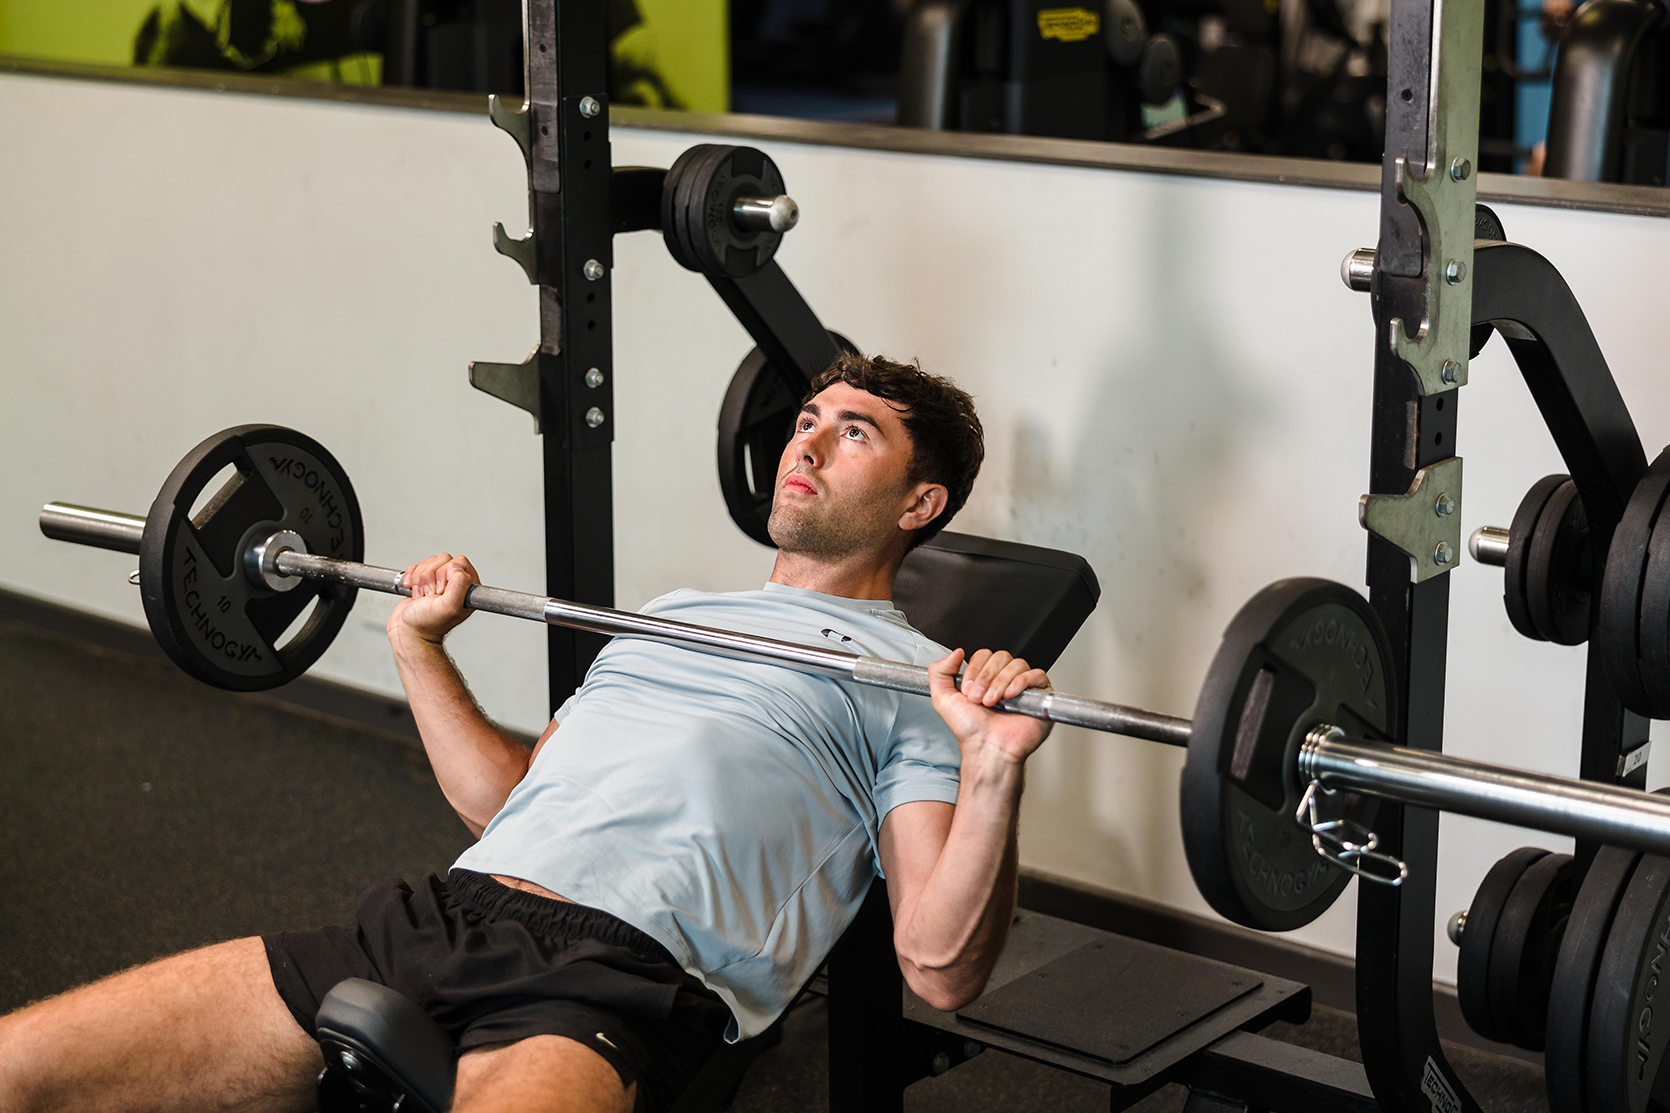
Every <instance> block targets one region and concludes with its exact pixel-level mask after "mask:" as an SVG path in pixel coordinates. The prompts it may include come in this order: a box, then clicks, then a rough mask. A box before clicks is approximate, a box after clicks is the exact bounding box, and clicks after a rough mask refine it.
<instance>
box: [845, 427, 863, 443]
mask: <svg viewBox="0 0 1670 1113" xmlns="http://www.w3.org/2000/svg"><path fill="white" fill-rule="evenodd" d="M847 436H849V437H851V438H852V439H853V440H855V441H861V440H863V439H864V430H862V429H860V428H859V427H858V426H856V425H851V426H848V427H847Z"/></svg>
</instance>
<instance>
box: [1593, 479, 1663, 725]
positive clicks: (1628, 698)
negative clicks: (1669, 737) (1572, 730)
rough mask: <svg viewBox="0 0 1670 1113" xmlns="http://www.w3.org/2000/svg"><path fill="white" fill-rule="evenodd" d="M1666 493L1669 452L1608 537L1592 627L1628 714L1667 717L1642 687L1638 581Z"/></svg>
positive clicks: (1639, 487)
mask: <svg viewBox="0 0 1670 1113" xmlns="http://www.w3.org/2000/svg"><path fill="white" fill-rule="evenodd" d="M1667 492H1670V449H1666V450H1665V451H1663V452H1661V453H1659V455H1658V459H1656V460H1654V461H1653V463H1652V466H1651V467H1649V468H1648V469H1647V474H1646V475H1644V476H1642V477H1641V481H1640V482H1639V483H1637V484H1636V485H1635V491H1634V493H1633V494H1631V495H1630V497H1629V505H1628V506H1626V507H1625V508H1624V516H1623V518H1622V520H1620V521H1619V522H1618V528H1617V529H1616V530H1615V531H1614V532H1613V534H1612V544H1611V545H1610V546H1608V548H1607V551H1606V570H1605V572H1604V573H1603V574H1602V576H1601V588H1600V621H1599V622H1598V623H1597V624H1596V627H1595V637H1596V641H1597V642H1598V643H1599V647H1600V659H1601V663H1602V664H1603V665H1605V666H1606V676H1607V679H1608V680H1610V681H1611V682H1612V690H1613V691H1614V692H1616V693H1617V695H1618V698H1619V699H1620V700H1622V701H1623V703H1624V706H1626V707H1628V708H1629V709H1630V710H1632V711H1637V712H1640V713H1641V714H1643V715H1650V716H1653V717H1655V718H1665V717H1666V714H1665V712H1664V710H1663V709H1659V710H1656V711H1655V709H1654V707H1653V703H1652V701H1651V700H1650V699H1648V698H1647V691H1646V689H1645V687H1643V685H1642V683H1641V661H1640V652H1641V647H1640V641H1639V638H1638V635H1639V632H1640V607H1641V594H1642V579H1643V577H1644V576H1645V575H1646V570H1647V545H1648V542H1649V541H1650V540H1651V538H1652V533H1653V522H1654V520H1655V519H1656V518H1657V517H1658V512H1659V507H1660V506H1661V505H1662V504H1663V502H1664V497H1665V495H1666V493H1667Z"/></svg>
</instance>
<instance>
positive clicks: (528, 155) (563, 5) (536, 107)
mask: <svg viewBox="0 0 1670 1113" xmlns="http://www.w3.org/2000/svg"><path fill="white" fill-rule="evenodd" d="M604 7H605V6H604V5H602V4H598V3H581V2H574V0H567V2H564V0H545V2H541V3H530V4H525V5H524V6H523V11H524V13H525V18H526V20H527V26H526V39H525V40H524V46H525V55H526V59H527V82H526V85H525V89H526V91H527V92H526V99H525V100H524V101H523V103H522V104H521V105H520V106H519V107H512V106H510V105H507V104H505V103H504V102H503V101H502V100H501V99H500V98H499V97H497V96H493V97H490V98H489V99H488V115H489V116H490V118H491V119H492V121H493V123H494V124H496V125H497V126H498V127H500V128H502V129H503V130H504V131H506V132H508V133H509V134H510V135H511V137H512V138H514V139H515V140H516V142H517V145H518V146H519V147H520V148H521V150H522V156H523V158H524V159H525V160H526V161H527V164H528V226H529V227H528V231H527V233H526V234H525V235H524V236H522V237H521V238H519V239H518V238H512V237H511V236H510V235H509V234H508V233H506V231H505V229H504V227H503V226H502V225H499V224H495V225H494V227H493V244H494V247H495V248H496V249H497V250H498V251H499V252H500V253H501V254H503V255H505V256H507V257H509V258H510V259H512V260H514V261H515V262H516V263H518V264H519V265H520V266H521V267H522V269H523V271H524V272H525V273H526V274H527V276H528V281H529V282H530V283H532V284H534V285H535V286H537V287H538V288H539V346H538V347H537V348H535V349H534V351H533V353H532V354H531V355H529V356H528V358H527V359H526V360H525V361H523V362H522V363H515V364H511V363H491V362H487V361H477V362H475V363H472V364H471V365H470V382H471V384H472V385H473V386H475V387H477V388H478V389H480V390H483V391H485V392H487V393H489V394H492V395H494V396H495V397H497V398H500V399H503V400H504V401H507V402H509V403H511V404H512V405H515V406H519V407H521V408H522V409H525V410H527V411H528V412H529V413H530V414H532V415H533V418H534V429H535V432H536V433H539V434H542V435H543V450H544V473H545V474H544V478H545V484H544V487H545V587H546V592H547V593H548V594H550V595H552V596H555V597H557V598H562V599H572V600H575V601H576V602H581V603H590V604H595V605H598V606H611V605H613V603H614V595H615V587H614V564H615V560H614V510H613V504H612V496H611V490H612V461H611V447H610V446H611V443H612V442H613V440H614V425H615V420H614V418H615V414H614V362H613V359H614V357H613V341H612V327H611V299H610V282H611V274H612V271H613V269H614V250H613V249H614V236H615V234H616V233H620V232H635V231H641V230H650V229H654V230H660V231H661V232H662V234H663V236H664V238H665V239H666V241H667V246H668V249H669V250H670V251H671V252H672V254H673V257H674V258H675V259H677V260H678V262H679V263H680V264H681V265H683V266H684V267H686V268H688V269H690V270H694V271H697V272H698V273H700V274H702V275H703V276H704V277H705V278H707V280H708V282H709V283H710V284H711V285H712V286H713V288H714V290H715V291H717V292H718V294H719V296H720V297H721V298H723V299H724V301H725V304H726V305H727V306H729V307H730V309H731V311H732V312H733V313H734V314H735V315H736V318H737V320H738V321H740V322H741V324H742V326H743V327H744V328H746V329H747V330H748V333H749V335H751V336H752V337H753V338H754V342H755V343H756V344H757V345H758V348H757V349H756V351H757V353H760V356H759V358H756V359H755V361H754V367H753V372H752V374H751V375H750V376H749V382H750V383H753V384H755V401H756V403H757V404H756V409H759V408H762V406H761V405H760V404H758V403H759V396H760V395H764V394H767V393H769V390H768V388H770V387H772V386H774V385H775V383H776V380H777V379H779V378H780V379H781V380H783V381H784V383H785V386H784V387H783V388H782V389H783V390H784V391H786V393H787V394H788V395H790V396H792V397H793V400H794V404H795V406H796V407H798V405H799V400H800V396H801V394H802V393H803V392H804V388H805V386H806V384H807V383H809V382H810V380H811V377H812V376H813V375H814V374H816V373H817V372H818V371H819V370H821V369H822V368H823V367H825V366H826V365H827V364H828V363H829V361H830V360H831V359H833V358H834V356H835V355H836V353H837V351H838V350H839V349H838V347H837V342H836V341H835V340H834V339H832V338H831V334H830V333H829V332H828V331H827V330H825V329H824V327H823V325H822V324H821V323H820V322H819V321H818V318H817V314H815V313H814V312H812V310H811V308H810V307H809V306H808V305H807V304H806V302H805V299H803V298H802V297H801V296H800V294H799V292H798V291H797V290H796V289H795V288H794V285H793V283H791V282H790V281H789V279H788V276H787V275H785V274H784V273H783V271H782V268H780V267H779V266H777V264H776V263H775V262H774V261H773V259H772V255H773V254H774V253H775V251H776V249H777V245H778V243H779V242H781V239H782V235H783V233H784V232H786V231H787V230H788V229H789V228H792V227H793V226H794V223H795V220H796V219H797V218H798V210H797V209H796V208H795V206H794V203H793V201H791V200H790V199H789V198H788V197H786V196H784V195H783V192H782V178H781V176H780V175H779V174H778V173H777V169H776V167H775V166H774V165H772V163H771V160H770V159H769V158H767V157H766V156H764V155H763V154H761V153H760V152H758V151H754V150H751V149H750V148H746V147H729V146H719V145H714V144H703V145H701V146H697V147H694V148H692V149H691V150H689V151H687V152H685V154H684V155H683V156H681V157H680V158H679V159H678V161H677V162H676V163H675V164H674V166H673V168H672V169H671V170H670V171H668V170H659V169H654V168H649V167H616V166H614V165H613V164H612V161H611V154H610V143H609V100H608V93H607V88H608V86H607V76H606V60H607V58H608V36H607V31H606V27H605V21H604ZM746 365H747V361H745V367H746ZM767 370H769V371H772V372H774V374H772V375H767V374H765V373H764V372H766V371H767ZM742 393H743V395H744V397H743V398H742V400H741V401H742V402H746V401H748V398H747V397H746V395H747V394H748V392H747V391H743V392H742ZM763 408H766V409H769V407H763ZM780 410H781V406H779V407H777V411H773V412H772V413H770V414H767V415H766V416H768V417H774V418H775V421H776V423H778V424H782V425H783V427H784V429H785V436H784V438H783V439H784V442H785V443H786V441H787V436H786V430H787V428H788V426H787V421H788V420H789V418H788V417H784V416H782V414H781V413H780V412H778V411H780ZM755 416H756V417H758V415H755ZM791 416H792V414H791ZM767 424H768V425H769V424H771V423H770V422H768V423H767ZM720 447H721V453H722V454H723V453H724V450H725V448H726V445H725V443H724V442H723V438H722V443H721V446H720ZM740 470H741V469H733V474H734V473H736V472H739V471H740ZM721 474H722V476H723V475H724V474H725V468H724V461H723V459H722V460H721ZM741 482H743V483H744V484H745V482H746V481H745V478H744V479H743V480H742V481H741ZM733 485H734V484H733ZM733 485H727V490H726V500H727V503H728V504H730V505H731V508H732V514H733V517H737V519H738V524H739V525H742V526H743V527H744V529H745V530H746V531H747V532H749V535H750V536H753V537H755V539H756V540H762V539H763V537H762V535H763V532H764V530H763V521H761V522H760V523H759V524H758V525H757V526H756V525H755V521H754V519H755V518H756V517H757V514H754V515H752V516H750V515H747V514H744V513H743V511H744V510H745V509H747V508H748V507H750V506H752V505H753V503H752V502H750V500H749V499H747V498H746V497H745V496H746V494H747V492H743V493H742V494H735V493H734V492H733V490H732V489H731V487H732V486H733ZM756 501H757V500H756ZM548 638H549V641H548V673H549V683H550V698H551V706H552V708H553V709H554V708H556V707H558V706H560V705H561V704H562V702H563V701H564V700H566V699H567V698H568V696H569V695H570V694H572V693H573V691H574V690H575V689H576V688H577V687H578V686H579V685H580V683H581V681H583V680H584V679H585V674H586V670H587V669H588V668H589V667H590V666H591V662H592V660H593V659H594V658H595V657H596V656H597V653H598V651H599V650H600V649H601V648H602V646H603V644H604V641H605V640H606V639H604V638H602V637H600V636H598V635H595V634H587V633H581V632H577V631H574V630H567V629H562V628H559V627H552V628H551V630H550V631H549V634H548Z"/></svg>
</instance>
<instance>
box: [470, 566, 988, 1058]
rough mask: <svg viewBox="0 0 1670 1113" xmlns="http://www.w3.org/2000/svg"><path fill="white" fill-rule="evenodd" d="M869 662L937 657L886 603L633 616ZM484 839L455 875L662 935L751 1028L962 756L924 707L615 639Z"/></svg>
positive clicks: (948, 796) (793, 603)
mask: <svg viewBox="0 0 1670 1113" xmlns="http://www.w3.org/2000/svg"><path fill="white" fill-rule="evenodd" d="M643 613H645V614H653V615H657V616H660V617H663V618H671V619H677V620H679V621H682V622H692V623H696V624H698V625H702V626H716V627H720V628H722V629H727V630H737V631H742V632H745V633H751V634H760V635H764V636H766V637H771V638H778V639H781V640H784V641H791V642H799V643H801V644H805V645H816V646H822V647H833V648H839V649H843V650H846V651H848V652H852V653H859V654H863V655H866V656H870V657H881V658H886V659H888V660H894V661H909V662H911V663H913V664H927V663H929V662H930V661H934V660H937V659H939V658H940V657H943V656H944V655H945V652H946V651H945V650H944V649H943V648H941V647H940V646H938V645H936V644H935V643H933V642H931V641H929V640H928V639H927V638H926V637H924V636H923V635H921V634H920V633H918V632H917V631H915V630H913V629H912V628H911V627H910V625H909V624H908V623H907V622H906V621H905V616H904V615H902V614H900V613H899V612H898V611H896V610H894V609H893V607H892V604H891V603H888V602H885V601H875V600H861V599H843V598H839V597H837V596H832V595H824V594H822V593H820V592H815V591H808V590H805V589H803V588H794V587H786V586H783V585H781V584H766V585H765V588H764V589H763V590H761V591H744V592H737V593H734V594H725V595H713V594H707V593H705V592H699V591H689V590H685V591H675V592H673V593H672V594H670V595H664V596H662V597H661V598H659V599H656V600H654V601H653V602H651V603H650V604H649V605H648V606H646V607H645V608H644V610H643ZM556 718H557V721H558V722H559V723H561V724H562V726H561V729H559V730H558V731H557V732H556V733H555V734H553V735H552V736H551V739H550V741H549V742H547V743H546V745H545V747H544V748H543V749H542V750H540V752H539V756H538V757H537V758H536V759H535V760H534V763H533V766H532V768H530V769H529V770H528V775H527V776H526V777H525V778H524V779H523V781H522V783H521V784H519V785H517V786H516V788H515V789H514V790H513V791H512V792H511V794H510V798H509V799H508V800H507V801H506V802H505V806H504V809H503V810H502V811H500V812H499V814H498V815H497V816H495V817H494V818H493V821H492V822H491V823H489V824H488V825H487V830H486V831H485V832H483V833H482V836H481V841H480V842H478V843H476V844H475V845H474V846H473V847H471V848H470V849H469V850H466V851H465V852H464V854H463V856H462V857H460V858H459V859H458V862H457V864H456V867H455V868H458V869H468V870H475V871H476V872H478V873H497V874H503V875H506V876H509V877H518V878H522V879H523V880H526V881H532V882H534V883H535V884H537V885H543V886H544V887H545V888H547V889H550V890H551V891H552V892H555V893H561V894H562V895H563V896H565V897H567V898H568V899H569V900H572V901H576V902H578V903H580V904H585V905H590V906H592V907H594V908H601V909H603V910H604V911H605V912H608V913H611V914H612V915H614V916H617V917H619V918H620V919H622V920H625V921H626V922H627V923H629V924H631V925H633V926H634V927H636V928H638V929H639V930H641V931H643V932H645V933H646V934H648V935H650V936H652V937H653V938H655V939H656V940H658V941H659V942H660V943H661V944H662V945H663V946H665V947H666V948H667V950H668V951H670V952H671V953H672V954H673V956H674V957H675V958H676V959H677V960H678V962H679V963H680V965H682V966H683V967H684V968H685V969H686V970H688V971H689V972H690V973H692V974H694V975H695V976H697V977H698V978H700V979H701V980H702V981H703V982H704V983H705V984H706V985H707V986H708V987H709V988H710V989H712V990H713V991H714V992H716V993H717V994H719V996H720V997H721V998H723V999H724V1001H725V1003H726V1004H727V1005H729V1006H730V1008H731V1013H732V1015H733V1018H734V1019H733V1021H732V1024H731V1026H730V1029H729V1030H728V1031H727V1033H726V1036H727V1038H729V1039H732V1040H735V1039H738V1038H744V1037H748V1036H753V1035H757V1034H758V1033H760V1032H762V1031H764V1030H765V1029H766V1027H768V1026H769V1025H770V1024H771V1022H772V1021H773V1020H775V1019H776V1018H777V1016H778V1015H779V1014H781V1013H782V1011H783V1010H784V1009H785V1008H787V1007H788V1005H789V1001H790V998H791V997H792V996H793V995H794V994H795V993H796V992H797V991H798V990H799V989H800V987H801V986H802V985H803V984H804V983H805V982H806V981H807V979H809V978H810V977H811V976H812V973H813V971H814V970H815V969H816V968H817V965H818V963H820V962H822V961H823V959H824V957H825V956H826V955H827V954H828V952H829V950H830V948H832V947H833V946H834V945H835V943H836V941H837V940H839V938H840V936H841V933H842V932H844V931H845V930H846V928H847V925H848V924H850V923H851V922H852V920H853V918H854V916H856V915H857V913H858V907H859V904H860V903H861V902H862V901H863V899H864V894H865V892H866V891H867V890H868V889H869V886H870V883H871V881H872V880H873V879H874V878H875V877H876V876H877V875H878V874H879V873H880V872H881V865H880V861H879V858H878V854H877V850H876V845H877V841H876V840H877V833H878V831H879V829H880V827H881V821H882V820H883V819H884V818H885V817H886V815H887V813H888V812H889V811H891V810H892V809H893V808H895V807H897V806H898V805H900V804H906V803H910V802H912V801H916V800H940V801H944V802H945V803H950V804H954V803H956V799H957V773H958V768H959V766H960V764H961V754H960V751H959V749H958V746H957V740H956V738H955V736H954V735H953V734H952V733H951V731H950V728H948V727H947V726H946V725H945V723H944V721H943V720H941V719H940V717H939V716H938V715H937V714H935V712H934V710H933V706H932V704H930V703H929V701H928V700H926V699H923V698H922V697H920V696H912V695H906V694H902V693H899V692H891V691H887V690H884V689H881V688H874V687H869V686H867V685H862V684H857V683H854V682H852V681H842V680H835V679H831V678H829V677H822V676H812V675H808V674H806V673H801V672H795V671H793V670H791V669H788V668H784V667H782V666H778V665H767V664H755V663H752V662H747V661H734V660H730V659H726V658H718V657H712V656H709V655H706V654H702V653H697V652H694V651H692V650H689V649H680V648H678V647H676V646H670V645H662V644H659V643H656V642H650V641H643V640H639V639H633V638H617V639H615V640H614V641H612V642H611V643H609V645H608V646H607V647H606V648H605V649H604V650H603V652H602V653H601V654H599V656H598V658H597V661H596V663H594V664H593V665H592V667H591V671H590V672H589V673H587V675H586V682H585V684H584V685H582V686H581V688H580V690H579V691H578V692H576V693H575V694H574V696H573V697H572V698H570V699H569V701H568V702H567V703H565V704H564V705H563V706H562V708H561V709H560V710H559V711H558V712H557V715H556Z"/></svg>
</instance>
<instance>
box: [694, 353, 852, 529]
mask: <svg viewBox="0 0 1670 1113" xmlns="http://www.w3.org/2000/svg"><path fill="white" fill-rule="evenodd" d="M829 336H830V338H831V339H832V340H834V341H835V345H836V347H838V348H840V349H841V350H842V351H844V352H852V353H854V354H856V353H857V352H858V349H857V348H856V347H855V346H854V345H853V343H852V341H850V340H848V339H847V338H846V337H844V336H842V335H840V334H839V333H836V332H831V333H830V334H829ZM809 385H810V384H809V383H807V382H805V381H804V380H803V379H802V378H801V376H800V375H799V374H798V373H796V372H794V371H785V370H784V369H783V368H780V367H778V366H777V365H776V364H775V363H772V362H771V361H770V360H768V359H767V358H766V356H765V353H764V352H762V351H760V349H759V348H755V349H754V350H753V351H751V352H749V353H748V355H747V356H746V357H744V358H743V360H742V363H741V365H740V366H738V367H737V369H736V374H735V375H732V376H731V383H730V386H728V387H727V388H726V389H725V398H724V401H722V402H721V403H720V404H719V452H718V457H719V490H720V492H721V493H722V494H723V495H724V496H725V509H726V510H728V511H730V515H731V521H733V522H735V523H736V524H737V528H739V529H741V530H742V532H743V533H746V534H747V535H748V536H749V537H752V538H753V539H754V540H755V541H758V542H759V543H760V544H762V545H772V544H775V543H774V542H773V541H772V540H771V533H770V531H768V530H767V529H766V524H767V523H768V522H769V521H770V520H771V503H772V500H773V499H774V498H775V497H776V493H777V464H778V462H779V461H780V460H781V458H782V455H783V448H784V446H785V445H787V444H788V443H789V439H790V438H791V437H792V436H793V435H794V419H795V415H796V414H798V413H799V412H800V403H801V401H802V400H803V399H804V396H805V392H806V388H807V387H808V386H809Z"/></svg>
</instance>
